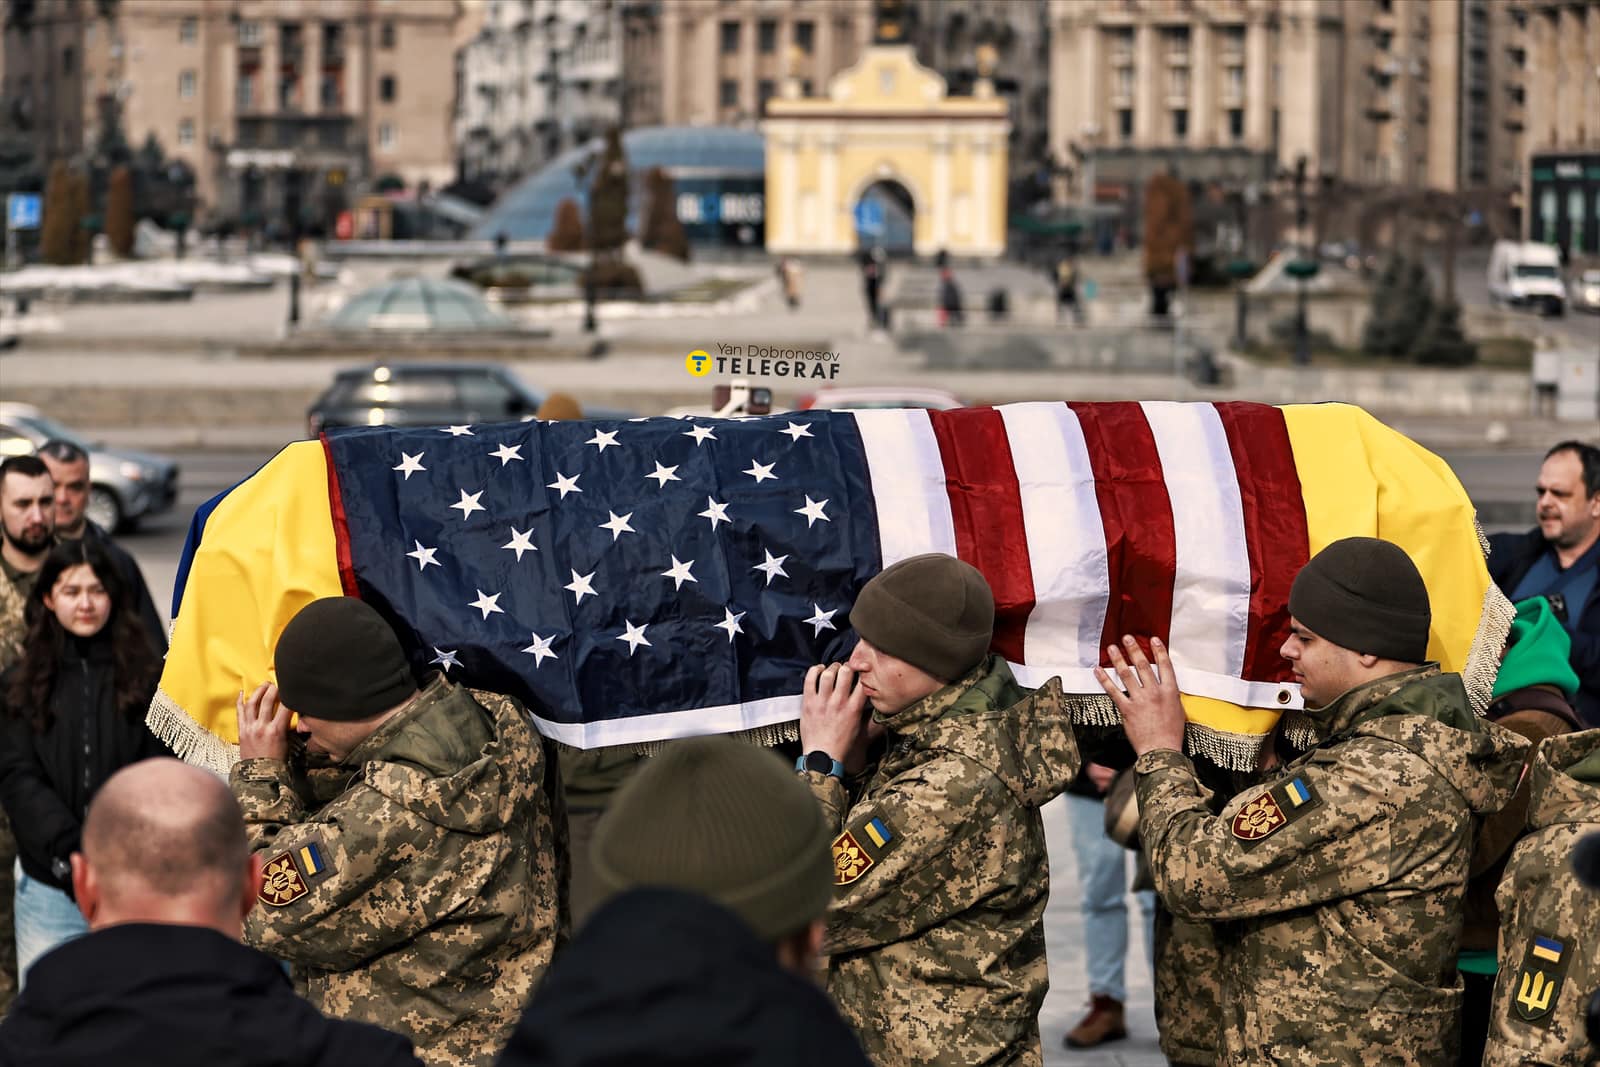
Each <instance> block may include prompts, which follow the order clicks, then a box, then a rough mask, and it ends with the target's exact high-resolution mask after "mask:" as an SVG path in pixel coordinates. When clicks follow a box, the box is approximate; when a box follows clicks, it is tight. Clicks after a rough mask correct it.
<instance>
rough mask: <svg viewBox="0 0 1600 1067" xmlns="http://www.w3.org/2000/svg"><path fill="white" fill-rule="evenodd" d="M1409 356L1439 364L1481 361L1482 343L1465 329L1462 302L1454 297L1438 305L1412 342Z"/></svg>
mask: <svg viewBox="0 0 1600 1067" xmlns="http://www.w3.org/2000/svg"><path fill="white" fill-rule="evenodd" d="M1408 356H1409V358H1410V359H1411V361H1412V362H1414V363H1422V364H1426V365H1430V366H1436V367H1464V366H1466V365H1468V364H1469V363H1476V362H1477V361H1478V346H1477V345H1475V344H1473V343H1472V342H1471V341H1469V340H1467V336H1466V334H1465V333H1464V332H1463V331H1462V329H1461V305H1460V304H1457V303H1456V302H1455V301H1454V300H1445V301H1441V302H1439V303H1438V304H1436V305H1434V307H1433V311H1432V314H1430V315H1429V316H1428V321H1427V322H1426V323H1424V324H1423V327H1422V329H1421V330H1420V331H1419V332H1418V334H1417V338H1416V340H1415V341H1414V342H1412V345H1411V350H1410V352H1409V353H1408Z"/></svg>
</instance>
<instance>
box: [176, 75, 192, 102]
mask: <svg viewBox="0 0 1600 1067" xmlns="http://www.w3.org/2000/svg"><path fill="white" fill-rule="evenodd" d="M178 95H179V96H180V97H182V98H183V99H185V100H193V99H194V71H192V70H184V71H179V72H178Z"/></svg>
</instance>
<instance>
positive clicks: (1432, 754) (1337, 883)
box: [1135, 664, 1527, 1067]
mask: <svg viewBox="0 0 1600 1067" xmlns="http://www.w3.org/2000/svg"><path fill="white" fill-rule="evenodd" d="M1319 717H1320V719H1321V721H1322V723H1323V727H1324V737H1325V739H1324V740H1323V741H1321V742H1320V743H1319V744H1317V745H1316V746H1315V747H1313V748H1312V749H1311V750H1310V751H1308V752H1307V753H1305V754H1304V755H1303V756H1301V757H1299V758H1298V759H1295V760H1293V761H1292V762H1290V763H1288V764H1287V765H1285V766H1284V767H1283V768H1282V769H1281V770H1279V771H1278V772H1276V773H1275V774H1274V775H1273V776H1272V777H1271V778H1270V779H1269V780H1267V781H1265V782H1263V783H1262V785H1260V786H1258V787H1256V788H1253V789H1249V790H1246V791H1244V792H1242V793H1240V794H1239V795H1238V796H1235V797H1234V798H1233V799H1232V800H1230V801H1229V802H1228V803H1227V804H1226V805H1225V806H1224V807H1223V809H1222V812H1221V814H1220V815H1216V816H1213V815H1212V814H1211V813H1210V811H1208V810H1207V809H1206V806H1205V799H1204V795H1205V794H1204V790H1203V789H1202V788H1201V786H1200V785H1199V783H1198V782H1197V781H1196V779H1195V776H1194V770H1193V767H1192V766H1191V765H1190V763H1189V761H1188V759H1186V758H1185V757H1184V756H1183V755H1182V754H1181V753H1178V752H1174V751H1170V750H1159V751H1154V752H1147V753H1145V754H1144V755H1143V756H1141V757H1140V758H1139V760H1138V762H1137V763H1136V764H1135V768H1136V770H1137V772H1138V774H1139V811H1140V814H1139V835H1140V839H1141V840H1142V841H1143V842H1144V843H1145V847H1146V849H1147V850H1148V855H1149V858H1150V866H1151V870H1152V872H1153V873H1154V875H1155V881H1156V888H1157V890H1158V891H1159V892H1160V894H1161V897H1162V900H1163V901H1164V902H1165V903H1166V905H1167V906H1168V907H1169V908H1171V909H1172V910H1173V911H1174V912H1175V913H1177V914H1178V915H1179V916H1182V917H1184V918H1187V919H1190V920H1193V921H1202V920H1209V921H1211V922H1213V923H1216V924H1218V925H1217V928H1216V942H1217V948H1218V949H1219V952H1220V971H1221V984H1222V1007H1223V1017H1222V1039H1223V1040H1222V1049H1221V1053H1220V1056H1219V1059H1218V1062H1219V1063H1223V1064H1240V1065H1243V1064H1250V1065H1252V1067H1254V1065H1260V1064H1279V1063H1282V1064H1290V1063H1292V1064H1296V1065H1300V1067H1319V1065H1346V1064H1348V1065H1366V1064H1371V1063H1386V1064H1416V1065H1423V1064H1429V1065H1432V1064H1440V1065H1442V1064H1447V1063H1448V1064H1453V1063H1455V1061H1456V1047H1457V1043H1458V1034H1457V1022H1458V1020H1457V1015H1458V1012H1459V1010H1460V1002H1461V992H1460V987H1459V983H1458V980H1457V978H1456V972H1455V961H1456V953H1457V950H1458V947H1459V941H1460V935H1461V899H1462V894H1463V889H1464V886H1465V883H1466V878H1467V864H1468V861H1469V859H1470V857H1471V849H1472V839H1473V835H1474V834H1475V833H1476V829H1477V826H1476V824H1477V822H1478V819H1479V817H1481V816H1482V815H1485V814H1488V813H1491V812H1494V811H1498V810H1499V809H1500V808H1501V807H1502V806H1504V805H1505V803H1506V801H1507V800H1508V799H1510V797H1511V794H1512V792H1513V790H1514V789H1515V787H1516V783H1517V778H1518V776H1519V774H1520V771H1521V763H1522V758H1523V754H1524V752H1525V750H1526V748H1527V743H1526V742H1525V741H1523V740H1522V739H1521V738H1519V737H1516V736H1515V735H1514V734H1511V733H1510V732H1509V731H1506V730H1502V729H1500V728H1498V727H1496V726H1494V725H1492V724H1489V723H1482V722H1480V721H1479V720H1477V719H1476V718H1475V717H1474V716H1473V714H1472V713H1471V711H1470V710H1469V708H1468V704H1467V696H1466V692H1465V690H1464V689H1463V688H1462V685H1461V679H1460V677H1459V676H1457V675H1454V674H1449V675H1443V674H1440V673H1439V671H1438V667H1437V666H1436V665H1432V664H1429V665H1426V666H1423V667H1419V668H1416V669H1414V670H1411V671H1407V672H1404V673H1402V674H1397V675H1393V676H1390V677H1388V678H1383V679H1379V680H1378V681H1375V682H1372V683H1370V684H1368V685H1365V686H1361V687H1358V688H1356V689H1353V690H1351V691H1350V692H1348V693H1346V694H1344V695H1343V696H1342V697H1340V698H1339V699H1338V700H1337V701H1335V702H1334V703H1333V704H1332V705H1330V706H1329V707H1328V708H1325V709H1322V711H1321V712H1320V713H1319Z"/></svg>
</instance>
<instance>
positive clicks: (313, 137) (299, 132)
mask: <svg viewBox="0 0 1600 1067" xmlns="http://www.w3.org/2000/svg"><path fill="white" fill-rule="evenodd" d="M355 132H356V129H355V119H353V118H351V117H350V116H348V115H330V116H310V115H294V116H285V117H271V116H265V115H259V116H252V117H246V118H240V119H239V120H238V125H237V127H236V129H235V133H234V147H236V148H268V149H310V150H316V149H324V150H327V149H331V150H334V151H344V150H347V149H349V148H352V147H354V145H355V143H356V137H355Z"/></svg>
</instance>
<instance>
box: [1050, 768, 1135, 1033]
mask: <svg viewBox="0 0 1600 1067" xmlns="http://www.w3.org/2000/svg"><path fill="white" fill-rule="evenodd" d="M1120 747H1121V749H1122V751H1121V752H1106V753H1102V755H1101V758H1102V759H1112V760H1114V761H1115V759H1116V757H1117V756H1119V755H1120V756H1123V757H1124V759H1125V763H1126V764H1131V763H1132V762H1133V759H1132V757H1133V753H1132V750H1130V749H1127V747H1126V745H1122V746H1120ZM1116 776H1117V772H1116V771H1114V770H1112V768H1110V767H1108V766H1106V765H1105V764H1103V763H1098V762H1090V763H1086V764H1084V768H1083V770H1082V771H1081V772H1080V773H1079V774H1078V776H1077V777H1076V778H1074V779H1073V780H1072V784H1071V785H1069V786H1068V787H1067V819H1068V823H1069V826H1070V829H1071V835H1072V853H1073V857H1074V858H1075V859H1076V861H1077V868H1078V885H1079V889H1080V891H1081V894H1082V895H1081V897H1080V899H1079V902H1078V907H1079V910H1080V911H1081V912H1082V915H1083V939H1084V962H1085V964H1086V968H1087V972H1088V978H1089V1012H1088V1014H1087V1015H1085V1016H1084V1017H1083V1018H1082V1019H1081V1020H1079V1021H1078V1024H1077V1025H1076V1026H1074V1027H1073V1028H1072V1029H1071V1030H1069V1031H1067V1035H1066V1038H1065V1042H1066V1045H1067V1047H1068V1048H1094V1047H1095V1046H1096V1045H1102V1044H1104V1043H1106V1042H1107V1041H1119V1040H1121V1039H1122V1038H1125V1037H1127V1036H1128V1028H1127V1024H1126V1020H1125V1019H1124V1013H1123V1005H1124V1003H1125V1002H1126V1001H1127V999H1128V989H1127V978H1126V964H1127V957H1128V902H1127V896H1128V886H1129V881H1128V863H1129V861H1130V860H1131V859H1133V858H1134V856H1133V855H1132V854H1130V853H1129V851H1128V850H1127V849H1126V848H1124V847H1123V846H1122V845H1121V844H1118V843H1117V842H1116V841H1113V840H1112V839H1111V838H1110V837H1108V836H1107V834H1106V822H1107V815H1108V810H1107V799H1106V792H1107V790H1109V789H1110V788H1111V783H1112V782H1113V781H1114V780H1115V779H1116ZM1135 895H1136V896H1137V897H1138V899H1139V910H1140V913H1141V915H1142V916H1143V921H1144V926H1145V939H1144V942H1145V945H1146V946H1147V947H1148V946H1151V945H1153V944H1154V940H1155V929H1154V927H1155V893H1153V892H1151V891H1150V890H1148V889H1145V890H1140V891H1139V892H1137V893H1136V894H1135Z"/></svg>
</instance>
